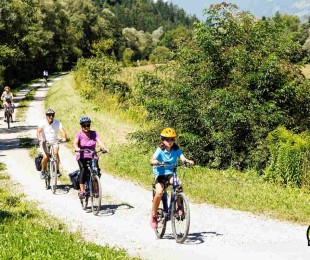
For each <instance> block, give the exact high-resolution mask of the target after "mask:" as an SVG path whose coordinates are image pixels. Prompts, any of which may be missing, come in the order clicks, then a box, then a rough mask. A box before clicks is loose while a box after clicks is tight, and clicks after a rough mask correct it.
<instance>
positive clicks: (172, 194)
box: [153, 164, 181, 221]
mask: <svg viewBox="0 0 310 260" xmlns="http://www.w3.org/2000/svg"><path fill="white" fill-rule="evenodd" d="M169 166H170V164H169ZM172 166H173V174H172V185H171V184H170V183H169V182H166V183H165V184H164V192H163V196H162V202H163V207H164V210H165V213H166V214H165V218H166V220H167V221H169V220H170V219H171V208H172V204H173V202H174V199H175V194H176V192H181V190H180V191H178V188H179V182H178V177H177V173H176V171H177V164H173V165H172ZM170 185H171V186H172V188H171V192H170V196H169V195H168V192H167V188H168V187H169V186H170ZM153 188H154V191H155V184H154V185H153ZM169 199H170V201H169Z"/></svg>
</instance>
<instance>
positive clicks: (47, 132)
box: [37, 108, 67, 179]
mask: <svg viewBox="0 0 310 260" xmlns="http://www.w3.org/2000/svg"><path fill="white" fill-rule="evenodd" d="M45 115H46V118H45V119H43V120H42V121H40V123H39V124H38V128H37V139H38V141H39V142H40V149H41V151H42V154H43V159H42V171H41V176H40V177H41V179H44V178H45V175H46V174H45V171H46V165H47V162H48V159H49V156H50V155H49V151H48V149H47V145H46V142H48V143H50V144H53V149H54V154H55V158H56V165H57V166H56V167H57V176H58V177H60V176H61V174H60V172H59V162H60V159H59V154H58V151H59V145H58V143H57V140H58V132H59V130H60V132H61V133H62V135H63V139H62V140H63V142H65V141H66V140H67V134H66V131H65V129H64V128H63V127H62V124H61V122H60V121H58V120H56V119H54V117H55V110H54V109H52V108H49V109H48V110H47V111H46V112H45Z"/></svg>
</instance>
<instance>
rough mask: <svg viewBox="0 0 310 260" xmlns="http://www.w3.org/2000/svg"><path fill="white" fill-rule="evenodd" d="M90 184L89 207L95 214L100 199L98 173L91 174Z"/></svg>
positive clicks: (98, 208) (98, 209)
mask: <svg viewBox="0 0 310 260" xmlns="http://www.w3.org/2000/svg"><path fill="white" fill-rule="evenodd" d="M90 186H91V187H90V197H91V207H92V211H93V214H94V215H95V216H97V215H98V214H99V212H100V208H101V199H102V191H101V183H100V178H99V176H98V175H94V176H93V179H92V181H91V183H90Z"/></svg>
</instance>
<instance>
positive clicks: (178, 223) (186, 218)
mask: <svg viewBox="0 0 310 260" xmlns="http://www.w3.org/2000/svg"><path fill="white" fill-rule="evenodd" d="M184 165H185V166H190V165H189V164H187V163H184ZM154 166H157V167H165V166H173V175H172V178H173V184H172V188H171V192H170V203H169V204H168V202H169V196H168V192H167V188H168V186H170V183H169V182H166V183H165V186H164V193H163V196H162V199H161V201H160V204H159V207H158V209H157V228H156V229H155V235H156V237H157V238H159V239H160V238H162V237H163V236H164V234H165V231H166V225H167V222H168V221H169V220H171V227H172V233H173V236H174V238H175V240H176V242H177V243H183V242H184V241H185V240H186V237H187V235H188V232H189V226H190V209H189V202H188V200H187V198H186V196H185V195H184V193H183V190H182V187H180V185H179V182H178V178H177V173H176V172H177V168H178V165H177V164H169V163H160V164H159V165H154ZM152 195H153V200H154V196H155V184H154V183H153V184H152Z"/></svg>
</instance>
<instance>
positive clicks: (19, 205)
mask: <svg viewBox="0 0 310 260" xmlns="http://www.w3.org/2000/svg"><path fill="white" fill-rule="evenodd" d="M0 239H1V243H0V259H46V258H49V259H81V258H83V259H134V258H129V257H128V256H127V254H126V252H125V251H123V250H116V249H114V248H109V247H102V246H98V245H96V244H93V243H86V242H85V241H84V240H83V239H81V235H80V234H79V233H71V232H69V231H68V230H67V227H66V226H65V225H64V224H62V223H61V222H60V221H58V220H57V219H55V218H52V217H49V216H47V215H46V214H45V213H44V212H43V211H39V210H38V209H36V205H35V204H33V202H29V201H27V200H26V199H25V196H24V195H23V194H21V193H19V192H18V191H17V186H15V184H14V183H12V181H10V178H9V176H8V175H7V174H6V173H5V165H3V164H2V163H0ZM135 259H137V258H135Z"/></svg>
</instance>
